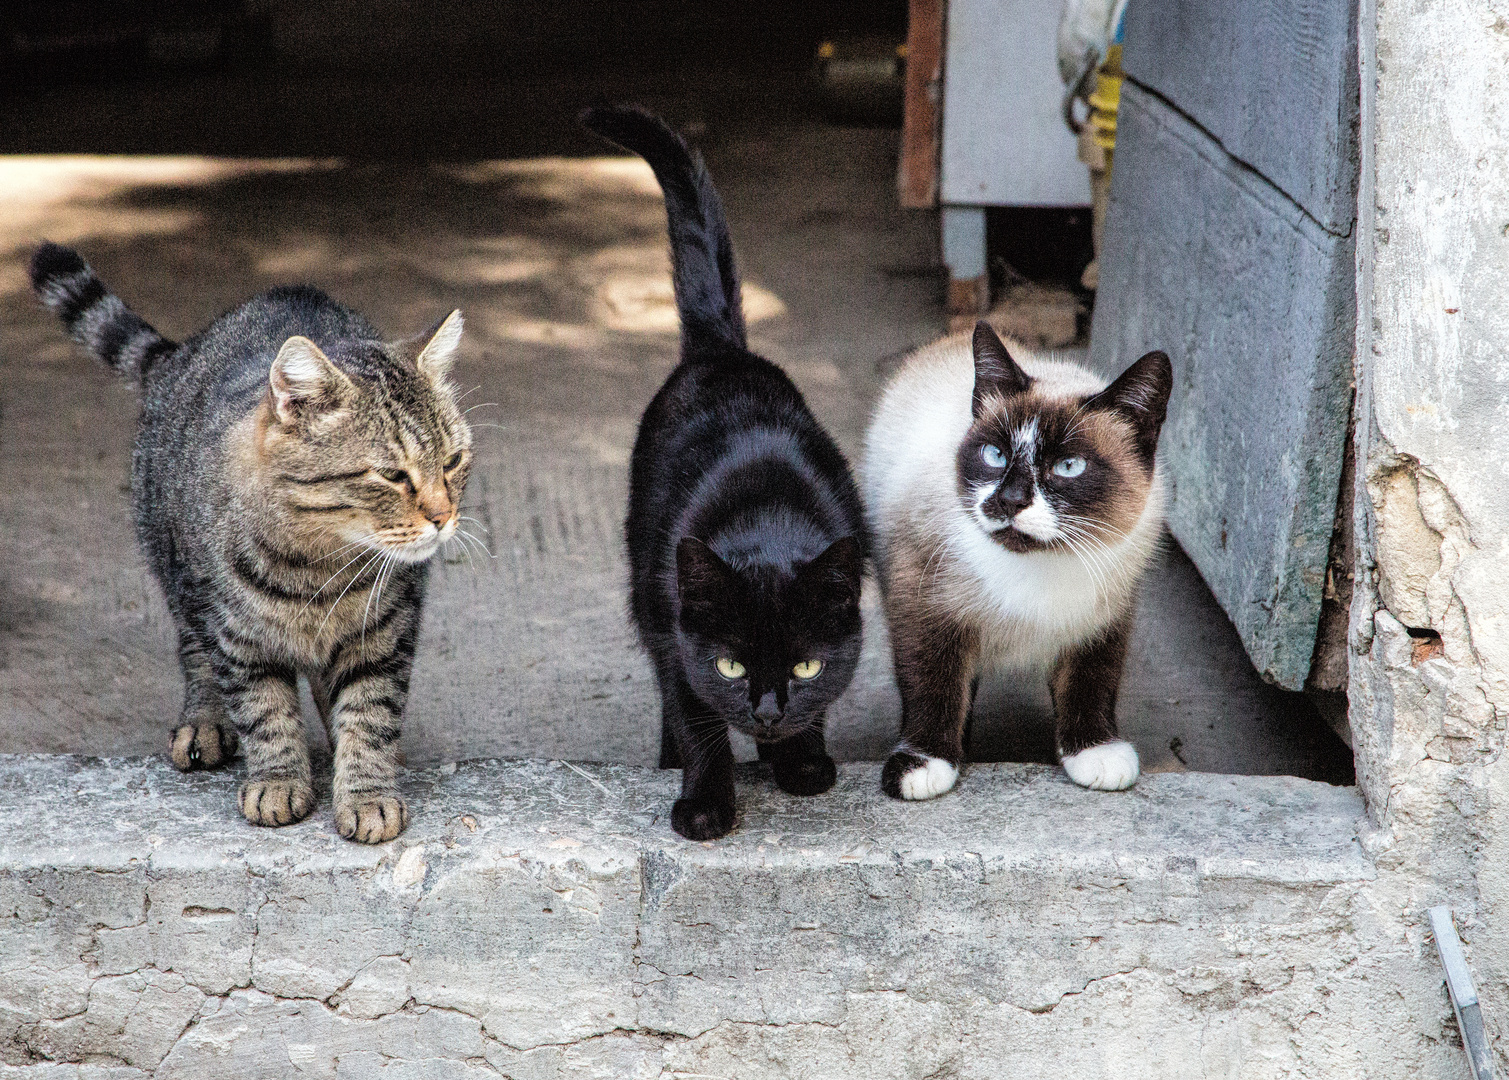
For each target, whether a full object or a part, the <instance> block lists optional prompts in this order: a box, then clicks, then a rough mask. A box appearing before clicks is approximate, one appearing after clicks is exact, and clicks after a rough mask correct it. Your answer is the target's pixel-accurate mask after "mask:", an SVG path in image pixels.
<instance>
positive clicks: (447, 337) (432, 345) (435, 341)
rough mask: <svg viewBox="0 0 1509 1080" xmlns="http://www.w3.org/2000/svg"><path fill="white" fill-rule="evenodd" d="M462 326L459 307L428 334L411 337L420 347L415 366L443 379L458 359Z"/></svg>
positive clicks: (430, 375) (435, 377)
mask: <svg viewBox="0 0 1509 1080" xmlns="http://www.w3.org/2000/svg"><path fill="white" fill-rule="evenodd" d="M462 326H463V321H462V318H461V309H460V308H457V309H456V310H455V311H452V312H451V313H450V314H449V315H447V316H446V317H445V318H444V319H442V320H440V325H439V326H437V327H435V329H433V330H431V331H430V332H429V333H428V334H420V335H419V336H418V337H417V338H414V339H411V340H412V343H413V345H414V346H415V347H417V348H418V352H417V353H416V354H415V356H414V366H415V367H417V368H418V369H419V370H420V372H421V373H423V374H425V375H428V376H429V377H430V378H431V379H435V380H439V379H443V378H444V377H445V375H446V372H448V371H450V370H451V364H452V362H454V361H455V359H456V350H457V348H459V347H460V345H461V330H462Z"/></svg>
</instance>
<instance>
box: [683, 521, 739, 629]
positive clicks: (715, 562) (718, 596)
mask: <svg viewBox="0 0 1509 1080" xmlns="http://www.w3.org/2000/svg"><path fill="white" fill-rule="evenodd" d="M676 593H677V595H678V596H680V598H681V620H682V622H684V623H688V624H690V625H693V626H710V625H711V626H716V625H719V624H720V623H727V621H728V615H729V607H730V605H731V604H733V603H734V602H735V601H736V599H737V596H738V593H739V575H738V574H736V573H734V570H733V567H731V566H729V565H728V563H726V562H724V561H723V560H722V559H721V558H719V556H718V553H717V552H716V551H714V550H713V549H712V548H710V547H708V546H707V545H706V544H704V543H703V542H702V541H701V540H698V539H697V538H696V537H694V536H684V537H682V538H681V542H680V543H679V544H677V545H676Z"/></svg>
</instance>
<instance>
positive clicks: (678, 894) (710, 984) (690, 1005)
mask: <svg viewBox="0 0 1509 1080" xmlns="http://www.w3.org/2000/svg"><path fill="white" fill-rule="evenodd" d="M741 768H742V770H743V771H742V773H741V776H740V786H739V798H740V818H739V825H738V829H737V831H736V832H735V833H733V834H732V835H731V836H729V837H727V838H726V839H724V840H722V841H719V842H716V843H705V844H701V843H692V842H688V841H685V840H682V839H680V838H679V837H677V836H675V835H674V834H673V833H672V832H671V830H670V828H669V825H668V820H667V819H668V813H669V808H670V804H671V800H672V799H673V798H674V796H675V794H676V790H677V786H678V781H679V774H677V773H673V772H659V771H657V770H653V769H642V768H635V767H631V766H623V765H603V764H588V765H570V764H565V763H562V762H555V761H551V762H545V761H531V762H521V761H485V762H468V763H463V764H460V765H449V766H445V767H441V768H438V769H431V770H424V771H415V772H411V773H410V774H409V775H408V776H407V778H406V781H405V787H406V793H407V796H408V799H409V801H410V807H411V810H412V811H413V819H412V823H411V825H410V827H409V829H408V831H407V832H406V833H405V834H404V835H403V836H402V837H401V838H399V839H398V840H397V841H395V842H393V843H390V844H386V845H383V846H380V847H364V846H361V845H357V844H352V843H349V842H346V841H344V840H342V839H341V838H340V837H339V836H338V835H337V834H336V833H335V831H334V828H333V826H332V823H331V815H330V810H329V806H328V800H327V801H326V803H325V804H322V805H321V807H320V808H319V809H318V810H317V811H316V812H315V814H314V816H313V817H312V818H310V819H309V820H308V821H305V822H303V823H301V824H299V825H296V826H292V827H289V828H285V829H278V830H266V829H257V828H253V827H251V826H249V825H246V824H245V823H243V822H242V821H241V820H240V819H239V817H238V816H237V814H236V812H235V809H234V804H233V793H234V790H235V785H236V783H237V779H238V777H237V775H236V774H234V773H228V774H194V775H188V776H183V775H179V774H177V773H175V772H173V771H172V769H171V768H170V767H169V766H167V765H166V764H165V763H164V762H162V761H161V760H157V759H148V760H142V759H90V758H80V757H61V756H56V757H55V756H48V757H42V756H6V757H0V815H3V817H0V820H3V821H4V822H5V827H4V830H3V832H0V912H3V913H4V921H3V929H0V970H3V971H4V972H5V973H6V975H5V978H4V979H3V980H0V1060H3V1061H4V1062H5V1063H8V1064H9V1065H10V1066H13V1068H10V1069H4V1068H0V1077H11V1076H15V1077H32V1078H41V1077H47V1078H49V1080H60V1078H62V1077H65V1076H66V1077H69V1078H75V1077H77V1078H95V1080H102V1078H105V1077H109V1078H112V1080H115V1078H125V1077H145V1076H149V1075H150V1076H156V1077H160V1078H166V1077H186V1078H190V1077H191V1078H194V1080H217V1078H222V1077H223V1078H227V1080H230V1078H237V1080H241V1078H246V1077H253V1076H255V1077H283V1076H300V1077H305V1076H320V1077H335V1076H341V1077H344V1076H368V1075H376V1074H377V1073H378V1072H379V1071H381V1075H383V1076H395V1077H396V1076H414V1077H421V1076H423V1077H471V1076H476V1077H484V1076H486V1077H497V1076H505V1077H514V1078H521V1080H522V1078H537V1077H539V1078H543V1077H556V1076H568V1077H615V1078H617V1077H662V1076H689V1075H695V1076H726V1077H738V1078H739V1080H747V1078H756V1080H758V1078H764V1077H770V1078H775V1077H781V1078H788V1077H832V1078H848V1077H866V1078H873V1077H892V1076H894V1077H915V1078H918V1080H921V1078H925V1077H945V1076H947V1077H1000V1076H1010V1077H1013V1078H1022V1080H1026V1078H1031V1077H1049V1076H1055V1077H1057V1076H1063V1075H1067V1074H1068V1073H1066V1070H1070V1071H1072V1073H1073V1074H1074V1075H1083V1076H1108V1077H1109V1076H1115V1077H1118V1078H1126V1077H1143V1076H1146V1077H1154V1076H1156V1077H1159V1078H1163V1080H1168V1078H1176V1077H1186V1076H1188V1077H1195V1076H1211V1075H1216V1076H1223V1077H1224V1076H1241V1077H1249V1076H1254V1077H1256V1076H1262V1077H1267V1076H1287V1075H1296V1074H1303V1075H1306V1076H1336V1077H1342V1076H1345V1077H1360V1076H1405V1075H1411V1076H1429V1075H1442V1076H1447V1075H1453V1072H1452V1068H1453V1067H1455V1066H1457V1065H1458V1062H1457V1061H1456V1059H1455V1058H1454V1057H1452V1056H1451V1055H1452V1054H1454V1053H1455V1052H1456V1051H1454V1050H1453V1049H1452V1048H1451V1047H1450V1046H1449V1045H1446V1044H1445V1043H1444V1042H1443V1041H1441V1040H1440V1039H1439V1038H1438V1037H1439V1035H1440V1030H1441V1019H1440V1005H1441V1003H1440V1001H1438V1000H1437V995H1438V993H1439V986H1440V977H1439V975H1438V974H1437V973H1436V972H1435V971H1434V969H1433V968H1432V967H1430V966H1429V965H1428V964H1427V963H1425V962H1424V961H1422V960H1421V957H1420V954H1419V953H1418V951H1417V949H1416V948H1415V946H1413V945H1410V944H1408V943H1407V942H1406V940H1405V937H1404V935H1403V934H1402V933H1400V932H1399V931H1398V930H1397V927H1396V922H1395V921H1394V920H1391V919H1389V918H1386V917H1384V916H1383V915H1381V914H1380V913H1379V912H1378V910H1377V907H1378V901H1377V899H1376V897H1375V895H1374V894H1375V893H1376V892H1377V888H1378V883H1377V880H1376V879H1377V871H1376V870H1375V867H1374V864H1373V862H1372V860H1371V859H1370V858H1369V857H1368V855H1367V854H1366V853H1365V852H1364V850H1363V848H1362V846H1361V845H1360V843H1359V841H1358V839H1357V828H1358V825H1359V819H1360V818H1361V817H1362V814H1363V807H1362V802H1361V799H1360V798H1359V796H1358V794H1357V792H1356V790H1355V789H1352V788H1342V787H1331V786H1328V785H1324V784H1319V783H1315V782H1311V781H1304V780H1297V779H1293V778H1288V777H1230V776H1218V775H1210V774H1196V773H1190V774H1168V775H1154V776H1147V777H1145V778H1144V779H1143V781H1142V782H1141V783H1140V784H1139V785H1138V787H1137V788H1136V789H1134V790H1133V791H1131V792H1127V793H1118V794H1102V793H1096V792H1088V791H1084V790H1081V789H1078V788H1075V787H1074V786H1073V785H1071V784H1070V783H1069V782H1068V781H1067V780H1066V779H1065V778H1064V777H1063V776H1062V774H1061V773H1060V772H1059V771H1058V770H1056V769H1050V768H1046V767H1042V766H1035V765H1006V764H1000V765H980V766H974V767H972V768H970V769H969V770H968V772H967V773H966V775H965V777H964V780H963V782H962V784H961V786H960V788H959V789H958V790H957V791H956V792H954V793H952V794H950V795H948V796H945V797H944V798H941V799H939V800H937V801H935V802H931V803H925V804H903V803H899V802H893V801H891V800H889V799H886V798H885V797H884V796H883V795H881V794H880V792H879V790H878V784H877V775H876V767H875V766H874V765H871V764H850V765H844V766H841V768H840V774H839V781H838V784H837V786H836V787H835V788H834V790H833V791H832V792H830V793H828V794H827V795H823V796H819V797H816V798H811V799H797V798H793V797H790V796H787V795H785V794H783V793H781V792H780V791H778V790H776V789H775V788H774V787H773V785H772V784H771V783H770V781H769V778H768V774H766V773H765V772H763V770H762V768H761V767H760V766H744V767H741ZM1401 973H1402V974H1401ZM1432 1035H1434V1036H1436V1037H1437V1038H1436V1039H1435V1040H1434V1041H1432V1039H1431V1036H1432ZM1381 1062H1387V1067H1386V1068H1380V1069H1375V1068H1373V1067H1372V1066H1373V1065H1377V1064H1378V1063H1381ZM51 1063H77V1065H76V1066H74V1065H70V1066H68V1067H66V1069H65V1067H64V1066H62V1065H60V1064H51ZM60 1070H62V1071H60ZM1400 1070H1403V1071H1400Z"/></svg>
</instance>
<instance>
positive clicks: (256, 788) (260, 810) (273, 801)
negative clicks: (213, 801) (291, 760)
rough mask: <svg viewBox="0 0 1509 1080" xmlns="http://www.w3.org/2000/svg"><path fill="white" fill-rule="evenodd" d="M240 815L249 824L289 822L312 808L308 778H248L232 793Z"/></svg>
mask: <svg viewBox="0 0 1509 1080" xmlns="http://www.w3.org/2000/svg"><path fill="white" fill-rule="evenodd" d="M236 803H237V805H239V806H240V807H241V815H242V816H243V817H245V818H246V820H247V821H249V822H251V823H252V824H253V825H292V824H293V823H294V822H295V821H303V820H304V819H305V818H306V817H308V816H309V811H311V810H313V809H314V788H312V787H310V786H309V781H308V780H290V779H285V778H278V779H274V780H248V781H246V782H245V783H244V784H242V785H241V790H240V791H238V792H237V793H236Z"/></svg>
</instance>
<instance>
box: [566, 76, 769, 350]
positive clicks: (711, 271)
mask: <svg viewBox="0 0 1509 1080" xmlns="http://www.w3.org/2000/svg"><path fill="white" fill-rule="evenodd" d="M581 121H582V124H583V125H584V126H586V127H587V128H588V129H590V130H592V131H594V132H596V133H597V134H599V135H601V136H602V137H603V138H605V139H607V140H609V141H610V142H614V143H617V144H618V145H619V146H621V147H623V148H624V149H625V150H631V151H633V152H634V153H636V154H638V155H639V156H640V157H642V158H644V159H645V161H647V162H649V165H650V168H651V169H653V170H655V179H656V180H658V181H659V182H660V187H661V189H662V190H663V191H664V192H665V204H666V217H667V219H668V220H669V222H670V237H671V264H672V268H673V269H672V276H673V279H674V281H675V286H676V306H677V308H678V309H679V310H680V312H681V339H682V344H683V353H684V357H683V358H689V356H690V355H692V354H694V353H695V352H696V351H697V346H701V345H708V344H715V345H725V346H727V345H733V346H735V347H737V348H740V349H743V348H746V347H747V340H746V338H745V333H744V305H743V301H742V300H741V299H740V294H739V273H738V271H737V270H736V269H735V267H734V251H733V243H732V242H731V241H730V240H729V236H728V219H727V218H726V217H724V215H723V201H722V200H721V199H719V198H718V191H717V189H716V188H715V187H713V182H712V178H711V177H709V176H708V175H707V169H706V167H705V166H704V165H703V164H702V158H701V156H700V155H698V154H696V153H694V152H693V151H692V150H691V149H690V148H689V147H688V146H687V145H686V143H685V142H684V141H682V138H681V136H679V135H677V134H676V133H675V132H674V131H672V130H671V129H670V128H669V127H668V126H667V125H666V123H665V121H663V120H661V119H660V118H659V117H658V116H655V115H654V114H652V113H648V112H646V111H644V110H643V109H639V108H635V107H633V106H627V105H594V106H593V107H591V108H589V109H587V110H586V111H584V112H583V113H582V115H581ZM709 339H710V340H709Z"/></svg>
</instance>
